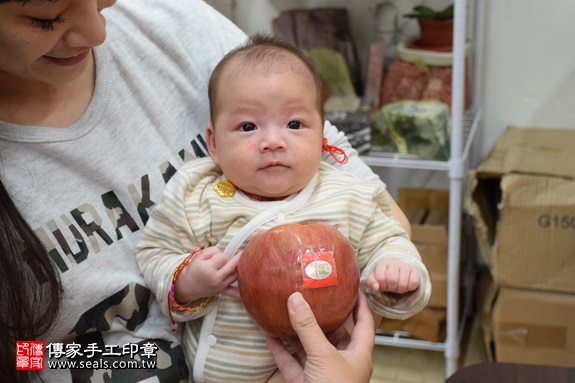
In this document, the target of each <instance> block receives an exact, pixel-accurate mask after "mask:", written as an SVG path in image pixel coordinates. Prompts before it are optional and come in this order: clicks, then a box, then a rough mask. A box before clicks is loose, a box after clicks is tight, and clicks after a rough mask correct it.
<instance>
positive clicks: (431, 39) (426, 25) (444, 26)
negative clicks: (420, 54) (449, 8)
mask: <svg viewBox="0 0 575 383" xmlns="http://www.w3.org/2000/svg"><path fill="white" fill-rule="evenodd" d="M417 21H418V23H419V32H420V37H419V40H417V42H416V44H417V45H418V46H419V47H422V48H430V49H438V48H446V47H451V46H452V45H453V19H448V20H426V19H418V20H417Z"/></svg>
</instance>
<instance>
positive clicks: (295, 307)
mask: <svg viewBox="0 0 575 383" xmlns="http://www.w3.org/2000/svg"><path fill="white" fill-rule="evenodd" d="M288 304H289V307H290V310H291V311H292V312H294V313H297V312H301V311H304V310H307V309H308V308H309V305H308V304H307V302H306V301H305V299H303V296H302V295H301V293H299V292H295V293H293V294H292V295H290V297H289V298H288Z"/></svg>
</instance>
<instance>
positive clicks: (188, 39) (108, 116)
mask: <svg viewBox="0 0 575 383" xmlns="http://www.w3.org/2000/svg"><path fill="white" fill-rule="evenodd" d="M103 15H104V16H105V17H106V20H107V32H108V37H107V39H106V41H105V43H104V44H103V45H101V46H99V47H96V48H95V58H96V87H95V92H94V95H93V98H92V100H91V103H90V105H89V107H88V109H87V110H86V112H85V113H84V115H83V116H82V117H81V118H80V119H79V120H78V121H76V122H75V123H74V124H72V125H71V126H69V127H66V128H51V127H40V126H21V125H14V124H10V123H6V122H2V121H0V176H1V177H2V179H3V181H4V182H5V184H6V187H7V188H8V190H9V191H10V193H11V195H12V196H13V198H14V201H15V203H16V205H17V206H18V207H19V208H20V209H21V211H22V213H23V215H24V216H25V218H26V219H27V220H28V222H29V223H30V224H31V226H32V227H33V228H34V229H35V232H36V233H37V235H38V236H39V237H40V238H41V239H42V241H43V242H44V244H45V246H46V247H47V248H48V251H49V254H50V256H51V257H52V259H53V260H54V262H55V264H56V265H57V267H58V269H59V271H60V272H61V278H62V282H63V285H64V288H65V291H66V294H65V299H64V302H63V306H62V314H61V315H60V316H59V318H58V319H57V321H56V322H55V323H53V325H52V327H51V329H50V330H49V331H48V333H47V334H45V336H43V337H42V340H43V341H44V342H45V343H46V346H49V345H50V344H51V343H54V344H55V345H51V346H49V349H50V350H51V351H54V353H53V354H52V356H54V357H58V356H61V355H62V352H64V353H65V352H66V351H70V350H72V349H73V348H74V347H78V350H79V351H80V352H82V353H83V354H84V358H88V357H90V356H91V358H88V359H85V360H87V361H92V362H95V361H98V360H99V359H106V360H108V361H109V362H110V363H111V361H112V360H111V359H107V358H106V357H104V356H105V355H106V354H118V353H119V354H122V355H120V356H116V357H115V358H116V359H118V360H124V361H128V360H134V359H133V358H132V357H131V356H130V354H129V353H127V354H126V353H124V352H123V351H122V350H121V348H122V347H123V346H124V345H126V347H133V346H130V344H138V345H139V347H140V348H141V349H142V350H144V349H146V348H145V347H146V346H147V345H149V344H152V345H155V346H157V347H158V350H157V351H156V354H157V356H158V368H156V369H148V370H142V369H139V370H121V369H112V368H109V369H105V368H104V369H102V366H100V369H94V370H92V369H85V370H70V369H55V368H52V369H50V368H48V366H47V365H46V368H45V370H44V372H43V375H42V376H43V377H44V379H45V381H47V382H58V383H66V382H72V379H73V378H76V379H79V381H86V382H103V381H109V380H106V379H110V378H111V379H112V381H121V382H123V383H124V382H136V381H146V382H159V381H161V382H176V381H180V380H182V381H186V380H187V379H188V376H189V375H190V372H189V368H188V367H187V366H186V363H185V359H184V356H183V353H182V349H181V347H180V345H179V344H180V341H181V332H180V331H178V332H172V331H171V327H170V321H169V319H168V318H167V317H165V316H164V315H163V314H162V313H161V311H160V308H159V304H165V303H162V302H160V303H158V302H157V300H156V298H155V297H154V296H153V294H152V293H151V292H150V289H148V288H147V287H146V285H145V282H144V279H143V277H142V275H141V274H140V271H139V269H138V266H137V264H136V261H135V255H134V249H135V246H136V243H137V241H138V238H139V235H140V232H141V230H142V228H143V227H144V225H145V223H146V221H147V219H148V216H149V211H150V209H151V208H152V206H153V205H154V204H155V203H156V202H157V201H158V200H159V198H160V195H161V192H162V189H163V187H164V186H165V184H166V182H167V181H168V180H169V179H170V177H171V176H172V175H173V174H174V173H175V172H176V170H177V169H178V168H179V167H180V166H181V165H182V164H183V163H184V161H187V160H189V159H191V158H194V157H196V156H197V157H203V156H206V155H207V149H206V146H205V143H204V140H203V138H202V137H203V136H204V132H205V128H206V126H207V124H208V122H209V108H208V99H207V84H208V80H209V76H210V73H211V71H212V69H213V68H214V66H215V65H216V63H217V62H218V61H219V60H220V59H221V57H222V56H223V55H224V54H225V53H226V52H228V51H229V50H230V49H232V48H234V47H236V46H237V45H239V44H240V43H243V42H244V41H245V39H246V36H245V35H244V34H243V32H241V31H240V30H239V29H238V28H237V27H236V26H234V25H233V24H232V23H231V22H229V21H228V20H227V19H225V18H224V17H223V16H221V15H220V14H219V13H217V12H216V11H214V10H213V9H212V8H211V7H210V6H208V5H206V4H205V3H204V2H203V1H198V0H169V1H165V0H138V1H134V0H119V1H118V2H117V3H116V4H115V5H114V6H113V7H111V8H108V9H105V10H104V11H103ZM326 127H327V128H326V136H327V137H328V138H329V141H330V143H331V144H333V145H339V146H346V145H347V146H348V147H349V145H348V144H347V140H346V139H345V137H344V136H343V135H342V134H341V133H338V132H337V130H336V129H335V128H333V127H331V126H330V125H329V124H326ZM349 155H350V162H349V164H348V165H345V169H347V170H349V171H351V172H353V173H355V174H356V175H359V176H360V177H362V178H366V179H371V180H377V179H378V178H377V176H375V175H374V174H373V173H372V172H371V171H370V170H369V168H368V167H367V166H366V165H365V164H363V163H362V162H361V161H360V160H359V159H358V157H357V153H355V152H354V151H351V152H349ZM329 161H330V159H329V158H328V162H329ZM331 162H332V163H333V161H331ZM191 250H193V249H191ZM151 290H152V291H155V287H152V288H151ZM180 327H181V326H180ZM60 344H62V345H60ZM74 344H78V345H79V346H74ZM114 345H117V346H119V350H118V349H112V347H113V346H114ZM114 347H115V346H114ZM58 350H60V352H55V351H58ZM90 350H91V351H90ZM70 352H71V351H70ZM68 356H69V357H68V358H67V357H66V356H61V358H60V359H56V358H54V359H53V360H59V361H65V360H66V359H67V360H69V361H77V362H78V363H79V361H80V360H81V357H80V356H78V357H76V358H73V357H72V354H69V355H68ZM135 359H138V357H136V358H135ZM142 359H145V357H143V358H142ZM46 361H48V360H46ZM77 366H79V364H77ZM109 367H111V366H110V365H109ZM82 379H85V380H82Z"/></svg>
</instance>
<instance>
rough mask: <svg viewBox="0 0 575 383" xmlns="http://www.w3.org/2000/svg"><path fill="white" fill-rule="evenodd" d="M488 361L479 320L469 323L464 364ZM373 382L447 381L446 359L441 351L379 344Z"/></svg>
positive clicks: (464, 348)
mask: <svg viewBox="0 0 575 383" xmlns="http://www.w3.org/2000/svg"><path fill="white" fill-rule="evenodd" d="M486 360H487V356H486V353H485V348H484V345H483V341H482V338H481V330H480V327H479V320H478V319H472V320H470V323H469V324H468V325H467V329H466V331H465V334H464V336H463V340H462V344H461V356H460V359H459V363H460V365H461V366H462V367H463V366H469V365H472V364H475V363H480V362H483V361H486ZM373 366H374V371H373V376H372V378H371V381H370V383H444V382H445V359H444V356H443V352H441V351H426V350H415V349H407V348H400V347H390V346H379V345H376V346H375V348H374V351H373Z"/></svg>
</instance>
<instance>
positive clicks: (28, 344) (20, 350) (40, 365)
mask: <svg viewBox="0 0 575 383" xmlns="http://www.w3.org/2000/svg"><path fill="white" fill-rule="evenodd" d="M16 369H17V370H43V369H44V342H43V341H41V340H17V341H16Z"/></svg>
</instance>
